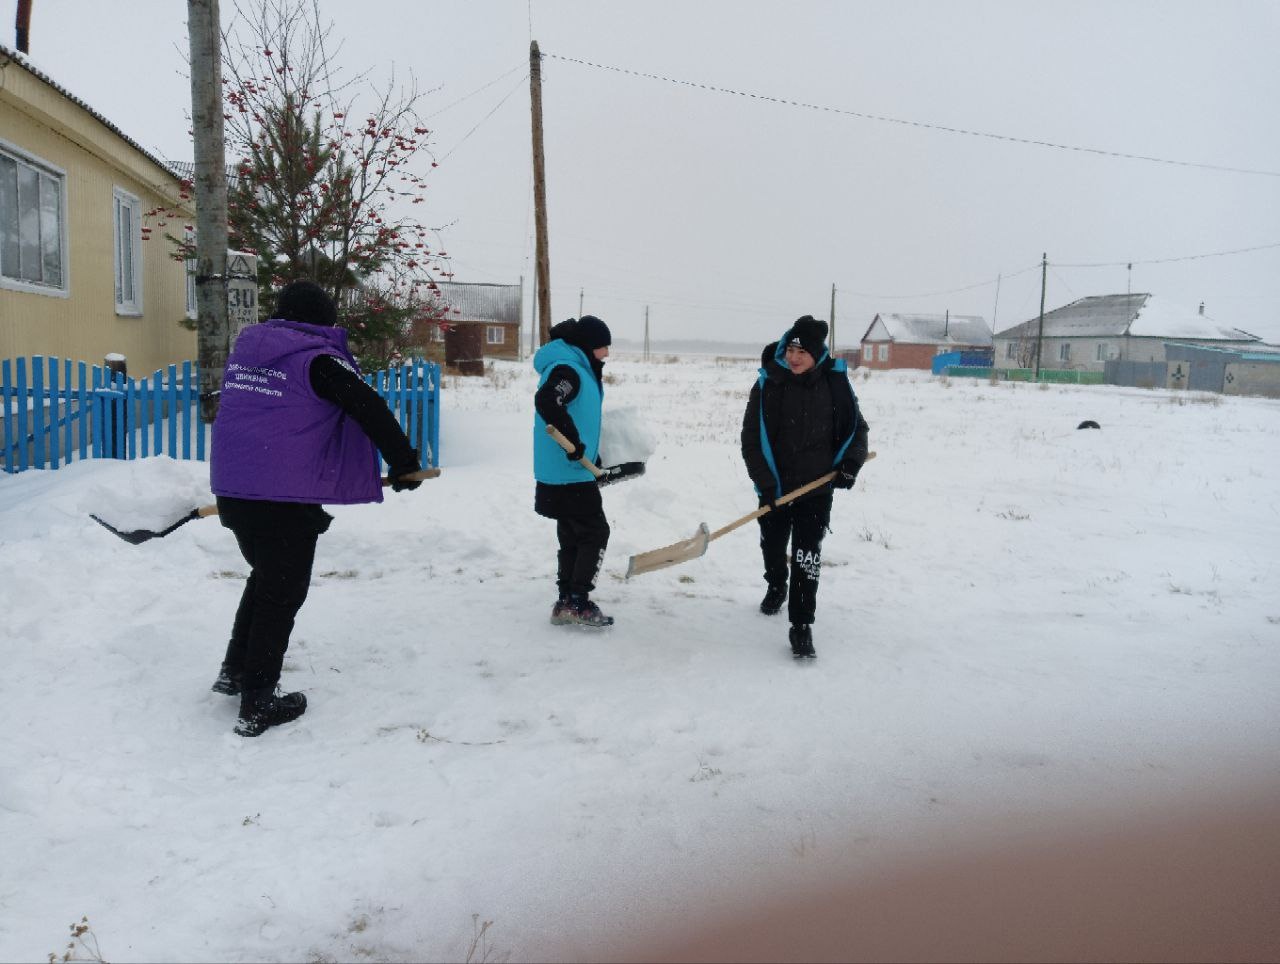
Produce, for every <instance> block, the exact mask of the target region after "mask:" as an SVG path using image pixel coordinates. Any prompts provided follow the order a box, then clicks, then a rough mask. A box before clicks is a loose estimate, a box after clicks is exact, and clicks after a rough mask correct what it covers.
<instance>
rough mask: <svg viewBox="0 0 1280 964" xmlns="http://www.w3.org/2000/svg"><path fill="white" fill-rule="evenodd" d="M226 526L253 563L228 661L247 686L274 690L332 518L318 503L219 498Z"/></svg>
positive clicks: (235, 626)
mask: <svg viewBox="0 0 1280 964" xmlns="http://www.w3.org/2000/svg"><path fill="white" fill-rule="evenodd" d="M218 514H219V517H220V519H221V521H222V524H223V525H224V526H226V527H227V528H228V529H230V530H231V532H232V534H233V535H234V536H235V537H236V544H237V545H239V547H240V554H241V555H242V556H244V561H245V562H247V563H248V564H249V567H250V571H249V580H248V582H246V583H245V586H244V592H243V593H242V594H241V596H240V606H239V608H237V609H236V618H235V621H234V622H233V623H232V625H231V641H230V642H229V643H228V644H227V655H226V658H225V663H226V667H227V670H228V672H230V673H231V674H232V675H233V676H235V675H239V676H240V677H241V680H242V683H241V685H242V687H243V688H244V689H245V690H254V689H272V688H274V687H275V685H276V684H277V683H279V682H280V668H281V666H282V665H283V663H284V654H285V651H286V650H288V648H289V634H290V633H292V632H293V623H294V619H295V618H296V617H297V615H298V610H299V609H301V608H302V604H303V603H304V602H305V601H306V598H307V589H308V588H309V587H310V585H311V567H312V564H313V563H314V562H315V557H316V540H317V539H319V537H320V534H321V533H322V532H324V531H325V530H326V529H327V528H328V527H329V522H330V516H329V514H328V513H327V512H325V511H324V510H323V509H321V508H320V506H318V505H307V504H302V503H294V502H260V501H257V500H247V499H228V498H223V497H220V498H219V499H218Z"/></svg>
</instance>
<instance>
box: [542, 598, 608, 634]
mask: <svg viewBox="0 0 1280 964" xmlns="http://www.w3.org/2000/svg"><path fill="white" fill-rule="evenodd" d="M551 621H552V622H553V623H555V624H556V625H557V626H591V627H595V628H603V627H605V626H612V625H613V617H612V616H606V615H605V614H604V613H602V612H601V611H600V607H599V606H597V605H596V604H595V603H593V602H592V601H591V600H590V599H588V598H587V594H586V593H585V592H571V593H569V597H568V599H566V600H565V602H564V603H557V604H556V608H555V609H554V610H553V611H552V613H551Z"/></svg>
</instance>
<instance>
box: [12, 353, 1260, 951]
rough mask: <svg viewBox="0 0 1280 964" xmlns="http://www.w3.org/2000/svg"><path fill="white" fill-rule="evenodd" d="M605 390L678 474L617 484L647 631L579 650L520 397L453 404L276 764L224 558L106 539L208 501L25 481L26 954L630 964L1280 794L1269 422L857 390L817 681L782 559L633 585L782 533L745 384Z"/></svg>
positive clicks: (349, 599)
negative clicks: (752, 470)
mask: <svg viewBox="0 0 1280 964" xmlns="http://www.w3.org/2000/svg"><path fill="white" fill-rule="evenodd" d="M605 370H606V374H607V379H608V384H607V387H606V396H605V421H606V432H607V433H608V436H607V441H608V442H609V443H611V446H612V448H611V451H607V452H606V457H607V458H608V460H610V461H620V460H623V459H628V458H634V457H636V456H637V455H643V454H645V452H646V451H648V450H652V456H651V458H649V462H648V473H647V475H646V476H644V477H643V478H641V479H638V480H634V481H630V482H627V483H625V484H621V485H617V486H613V487H610V488H609V489H607V490H605V509H606V512H607V514H608V516H609V519H610V522H611V525H612V527H613V538H612V541H611V543H610V546H609V552H608V558H607V560H606V564H605V572H604V575H603V577H602V580H601V585H600V587H599V589H598V591H597V592H596V594H595V598H596V599H597V600H598V601H599V603H600V604H601V606H602V608H603V609H604V610H605V612H607V613H610V614H611V615H613V616H614V617H615V618H616V619H617V625H616V626H615V627H613V628H612V629H610V630H606V631H589V630H581V629H577V628H564V627H554V626H551V625H549V623H548V619H547V617H548V615H549V612H550V609H551V605H552V603H553V601H554V598H555V587H554V571H553V570H554V560H555V534H554V524H553V523H551V522H549V521H547V520H545V519H541V518H539V517H537V516H535V515H534V513H533V511H532V501H533V482H532V478H531V469H530V432H531V420H532V415H531V409H532V393H533V389H534V387H535V380H534V373H533V372H532V370H531V368H529V367H528V366H527V365H525V364H515V363H511V364H502V363H500V364H497V365H495V366H494V367H493V369H492V371H491V372H490V374H489V375H488V376H487V377H485V378H475V379H452V378H450V379H447V380H446V385H445V388H444V392H443V399H444V402H443V405H444V414H443V418H442V423H443V430H442V435H443V442H442V456H443V457H442V466H443V468H444V473H443V475H442V476H441V477H440V478H439V479H437V480H435V481H431V482H427V483H425V484H424V485H423V486H422V487H421V488H420V489H418V490H417V491H416V492H411V493H401V494H388V499H387V502H386V503H384V504H382V505H377V506H359V507H345V508H344V507H338V508H335V509H333V510H332V511H333V513H334V515H335V516H336V520H335V522H334V524H333V526H332V528H331V529H330V531H329V533H328V534H327V535H326V536H324V537H322V538H321V541H320V546H319V551H318V555H317V561H316V567H315V575H314V580H313V583H312V589H311V596H310V598H309V599H308V601H307V603H306V605H305V607H304V608H303V610H302V613H301V615H300V617H299V622H298V625H297V628H296V630H295V632H294V637H293V644H292V647H291V649H290V653H289V657H288V659H287V661H286V664H285V679H284V684H285V685H286V687H287V688H289V689H301V690H303V691H305V692H306V694H307V697H308V701H309V708H308V711H307V713H306V715H305V716H304V717H302V718H301V719H300V720H299V721H298V722H296V723H294V724H290V725H287V726H284V727H281V728H279V729H275V730H271V731H269V732H268V733H266V734H265V735H264V736H262V737H261V738H259V739H256V740H245V739H241V738H239V737H236V736H234V735H233V734H232V732H231V727H232V724H233V722H234V719H235V715H236V709H237V701H236V700H235V699H232V698H228V697H225V696H218V695H215V694H213V693H211V692H210V691H209V685H210V684H211V683H212V682H213V679H214V677H215V675H216V672H217V669H218V664H219V660H220V658H221V656H222V652H223V648H224V646H225V644H226V639H227V633H228V631H229V628H230V625H231V619H232V614H233V612H234V610H235V607H236V603H237V600H238V598H239V594H240V591H241V588H242V585H243V581H244V578H245V575H246V567H245V565H244V563H243V562H242V560H241V558H240V556H239V554H238V552H237V551H236V546H235V542H234V540H233V539H232V538H231V536H230V533H228V532H227V531H226V530H224V529H222V528H221V527H220V526H219V525H218V524H217V521H216V520H202V521H197V522H193V523H191V524H189V525H186V526H184V527H182V528H180V529H178V530H177V531H176V532H174V533H173V534H172V535H170V536H168V537H167V538H164V539H161V540H152V541H151V542H148V543H145V544H143V545H140V546H130V545H127V544H126V543H124V542H122V541H121V540H119V539H117V538H116V537H114V536H113V535H111V534H110V533H109V532H107V531H106V530H105V529H103V528H101V527H100V526H98V525H96V524H95V523H94V522H93V521H91V520H90V519H89V516H88V513H89V512H95V513H97V514H99V515H101V516H103V517H104V518H107V519H109V520H111V521H113V522H114V523H116V524H117V525H118V526H120V527H122V528H134V527H148V528H159V527H161V526H163V525H164V524H165V523H167V522H169V521H173V520H174V519H176V518H177V517H178V516H180V515H181V514H182V513H183V512H185V511H187V510H188V509H190V508H191V507H193V506H195V505H199V504H201V503H204V502H207V501H209V500H210V497H209V493H208V477H207V466H206V465H203V464H200V463H179V462H174V461H170V460H168V459H155V458H153V459H147V460H142V461H139V462H133V463H112V462H85V463H76V464H73V465H71V466H69V467H67V468H63V469H61V470H58V471H55V472H27V473H24V474H21V475H16V476H6V477H3V478H0V585H2V586H3V597H4V607H3V608H4V617H3V621H2V623H0V660H2V665H3V666H4V673H3V676H2V677H0V679H2V680H3V681H2V682H0V695H2V697H3V705H4V719H5V724H6V734H5V739H4V742H3V749H2V750H0V828H2V830H3V845H2V846H3V854H2V856H0V866H2V867H3V870H2V871H0V959H2V960H33V961H34V960H44V959H45V957H46V955H47V954H48V953H49V952H51V951H57V952H59V953H61V952H62V950H63V949H65V945H66V941H67V927H68V924H70V923H71V922H73V921H79V920H80V919H81V918H82V917H86V916H87V917H88V919H89V923H90V925H91V927H92V936H95V937H96V938H97V941H98V946H99V948H100V952H101V955H102V957H103V958H105V959H106V960H108V961H112V962H120V961H161V960H163V961H214V960H217V961H336V960H343V961H346V960H390V961H407V960H473V961H480V960H516V961H523V960H543V959H552V958H566V957H568V958H575V959H580V960H593V959H594V960H599V959H605V958H612V957H618V956H627V954H628V952H627V951H626V950H625V948H627V947H628V946H631V945H630V942H634V941H637V940H638V941H641V943H642V945H643V941H644V940H646V937H645V934H646V933H650V932H648V931H647V930H646V928H650V927H656V928H657V929H658V930H659V931H660V932H662V933H664V934H667V933H670V932H672V931H673V930H674V929H678V928H679V927H680V926H682V925H684V924H687V923H690V922H693V923H696V922H697V921H699V920H701V919H705V917H706V915H708V914H711V913H713V912H715V911H717V910H720V909H723V908H724V907H726V906H729V905H730V904H731V903H732V902H733V901H734V900H736V899H737V898H738V897H740V896H741V895H742V894H743V893H746V892H752V891H753V890H754V889H759V888H763V889H764V890H765V892H766V893H767V891H768V889H769V888H770V887H772V886H775V885H778V886H781V885H784V884H785V886H786V887H788V888H792V887H804V886H806V885H807V884H812V883H815V882H819V881H820V880H821V879H822V876H823V874H824V873H828V872H830V871H831V870H832V868H834V867H836V866H840V867H845V868H848V867H852V868H853V869H854V870H855V871H857V870H861V871H863V872H865V873H866V874H868V875H874V873H875V870H876V868H877V867H881V866H884V865H885V864H886V862H892V861H893V860H894V859H895V855H901V854H905V853H908V852H916V853H920V852H933V853H937V852H939V851H946V850H948V849H949V848H951V849H954V848H958V847H960V845H961V839H962V838H963V839H971V838H970V837H969V836H968V834H969V831H965V833H963V834H962V833H961V832H960V831H958V830H957V829H956V828H961V827H970V828H973V827H978V828H985V829H984V830H983V831H982V832H985V833H987V834H988V835H990V836H994V837H997V838H998V837H999V836H1000V834H1001V833H1002V832H1005V831H1002V829H1001V828H1004V827H1015V826H1021V823H1020V821H1024V820H1027V819H1036V820H1039V821H1042V822H1048V823H1050V824H1052V823H1053V822H1055V821H1064V822H1065V821H1072V820H1080V819H1087V818H1090V817H1091V815H1092V817H1094V818H1097V819H1100V820H1105V819H1106V817H1107V814H1109V813H1114V812H1134V811H1139V812H1141V811H1143V810H1144V808H1151V809H1152V810H1153V811H1158V810H1159V808H1161V807H1162V806H1165V805H1171V804H1173V803H1174V802H1176V801H1179V800H1185V799H1196V800H1201V801H1204V802H1206V804H1207V805H1209V806H1212V805H1213V802H1214V800H1215V799H1216V798H1217V795H1219V794H1224V795H1225V794H1227V793H1228V791H1230V790H1231V789H1232V788H1234V787H1238V786H1241V785H1243V784H1245V783H1247V782H1248V781H1249V780H1252V779H1254V778H1256V777H1258V776H1259V775H1262V776H1264V777H1270V778H1274V777H1275V776H1276V775H1277V773H1280V698H1278V697H1277V682H1278V681H1280V487H1278V486H1277V479H1278V478H1280V402H1278V401H1275V400H1266V399H1251V398H1249V399H1246V398H1229V397H1219V396H1207V395H1199V394H1186V393H1182V394H1175V393H1171V392H1165V391H1144V390H1136V389H1119V388H1109V387H1074V386H1053V387H1043V388H1040V387H1035V386H1028V385H1012V384H1004V385H990V384H988V383H986V382H983V381H969V380H961V379H953V380H951V381H950V382H949V383H948V382H947V381H945V380H940V379H937V378H933V377H930V376H929V375H927V374H926V373H876V374H874V375H871V376H870V377H869V378H863V377H861V375H858V377H856V378H855V389H856V391H857V393H858V396H859V399H860V401H861V404H862V407H863V411H864V414H865V415H866V418H867V420H868V421H869V422H870V424H871V448H872V449H874V450H876V451H877V452H878V458H877V459H876V460H875V461H874V462H872V463H870V464H868V466H867V467H866V469H865V470H864V472H863V473H862V475H861V477H860V478H859V480H858V484H857V487H856V488H855V489H854V490H853V491H852V492H838V493H836V497H835V509H834V513H833V517H832V523H831V528H832V532H831V533H830V535H829V536H828V537H827V541H826V543H825V546H824V558H823V576H822V584H821V588H820V590H819V597H818V617H817V623H816V624H815V627H814V640H815V644H816V647H817V651H818V659H817V660H816V661H815V662H812V663H804V664H797V663H795V662H793V661H792V659H791V658H790V655H789V649H788V645H787V639H786V628H787V627H786V623H785V621H784V620H785V616H777V617H772V618H770V617H765V616H762V615H761V614H760V613H759V612H758V611H757V609H756V606H757V603H758V601H759V598H760V596H761V594H762V592H763V588H764V586H763V582H762V579H761V575H760V572H761V564H760V559H759V551H758V548H757V546H756V536H755V527H754V524H752V525H750V526H746V527H743V528H742V529H739V530H737V531H735V532H734V533H731V534H730V535H727V536H726V537H724V538H723V539H721V540H719V541H717V542H714V543H712V544H711V546H710V549H709V551H708V552H707V554H706V555H705V556H704V557H702V558H700V559H697V560H694V561H692V562H689V563H687V564H685V565H682V566H680V567H676V568H671V569H666V570H663V571H661V572H655V573H650V574H646V575H643V576H639V577H636V578H633V579H632V580H630V581H624V579H623V573H624V572H625V570H626V564H627V558H628V556H629V555H631V554H633V553H637V552H642V551H645V550H648V549H653V548H657V547H659V546H663V545H666V544H667V543H670V542H674V541H676V540H677V539H682V538H685V537H687V536H690V535H692V534H693V533H694V531H695V530H696V528H697V526H698V524H699V523H700V522H706V523H708V525H709V526H710V527H711V528H712V529H715V528H717V527H719V526H721V525H724V524H725V523H727V522H729V521H732V520H733V519H736V518H737V517H739V516H741V515H743V514H745V513H747V512H749V511H751V510H752V509H753V508H754V507H755V501H754V496H753V493H752V491H751V487H750V483H749V482H748V481H747V478H746V475H745V471H744V470H743V467H742V463H741V458H740V456H739V454H738V432H739V427H740V423H741V416H742V410H743V408H744V406H745V402H746V396H747V391H748V389H749V388H750V386H751V384H752V382H753V380H754V376H755V368H754V364H753V363H751V362H750V361H747V360H742V361H734V362H721V363H717V362H716V361H714V360H713V359H709V358H708V359H699V360H696V361H695V360H687V361H684V362H681V363H675V364H672V363H665V364H664V363H655V364H642V363H641V362H639V361H636V360H626V359H611V360H610V362H609V364H608V365H607V366H606V369H605ZM1085 419H1092V420H1094V421H1096V422H1098V423H1100V425H1101V426H1102V428H1101V430H1099V431H1093V430H1077V429H1076V426H1077V425H1078V424H1079V423H1080V422H1081V421H1082V420H1085ZM1274 785H1275V784H1274V783H1273V784H1272V787H1274ZM1267 802H1269V803H1275V802H1276V801H1275V799H1274V798H1273V799H1272V800H1271V801H1267ZM975 832H976V831H975ZM1007 832H1009V833H1012V832H1013V831H1012V830H1009V831H1007ZM1271 883H1272V884H1273V885H1274V884H1275V881H1274V880H1272V881H1271ZM485 922H491V924H489V926H488V927H487V929H484V925H485ZM482 929H483V933H480V932H481V930H482ZM79 953H80V955H81V956H82V957H84V956H86V952H85V951H84V950H83V949H81V950H80V952H79ZM796 953H797V956H804V950H803V948H802V947H797V951H796ZM979 956H980V955H979Z"/></svg>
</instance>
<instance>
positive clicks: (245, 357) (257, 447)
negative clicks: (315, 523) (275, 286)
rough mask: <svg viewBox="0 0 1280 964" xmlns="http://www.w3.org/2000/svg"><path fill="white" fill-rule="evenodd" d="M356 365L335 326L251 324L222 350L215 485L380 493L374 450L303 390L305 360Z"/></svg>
mask: <svg viewBox="0 0 1280 964" xmlns="http://www.w3.org/2000/svg"><path fill="white" fill-rule="evenodd" d="M317 355H334V356H335V357H337V358H338V359H339V360H341V361H343V362H345V363H346V364H348V365H350V366H351V367H352V368H353V369H355V370H356V371H359V369H358V367H357V366H356V361H355V359H354V358H353V357H352V356H351V352H350V351H349V350H348V348H347V332H346V330H345V329H343V328H328V327H323V326H321V325H309V324H307V323H305V322H300V321H281V320H279V319H277V318H273V319H271V320H269V321H264V322H262V323H260V324H257V325H250V326H249V327H248V328H246V329H245V330H244V331H243V332H241V334H240V337H239V338H237V339H236V345H235V348H233V349H232V350H231V355H230V357H228V358H227V368H226V374H225V375H224V376H223V380H222V399H221V401H220V402H219V404H218V417H217V418H216V419H215V420H214V423H213V444H212V448H211V450H210V455H209V463H210V464H209V481H210V485H211V487H212V488H213V494H214V495H225V496H232V497H234V498H237V499H265V500H270V501H273V502H314V503H323V502H328V503H338V504H343V503H351V502H381V501H382V481H381V479H380V478H379V477H378V450H377V449H376V448H375V447H374V444H373V442H371V441H370V440H369V437H368V436H367V435H365V434H364V431H363V430H362V429H361V428H360V426H359V425H358V424H357V423H356V421H355V420H354V419H352V418H351V417H350V416H349V415H347V414H346V413H345V412H344V411H343V410H342V409H341V408H339V407H338V406H337V405H335V404H333V402H330V401H328V400H326V399H323V398H320V397H319V396H318V395H316V393H315V392H314V391H312V390H311V377H310V367H311V361H312V359H314V358H315V357H316V356H317Z"/></svg>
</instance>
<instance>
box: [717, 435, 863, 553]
mask: <svg viewBox="0 0 1280 964" xmlns="http://www.w3.org/2000/svg"><path fill="white" fill-rule="evenodd" d="M875 457H876V453H875V452H868V453H867V457H866V459H865V460H864V464H865V462H870V461H871V460H872V459H874V458H875ZM835 477H836V473H835V472H828V473H827V474H826V475H823V476H819V477H818V478H816V479H814V480H813V481H812V482H808V483H806V484H804V485H802V486H800V488H798V489H792V490H791V491H790V492H788V493H787V494H786V495H781V496H779V497H778V498H776V499H774V500H773V505H772V506H769V505H762V506H761V507H760V508H758V509H756V511H755V512H749V513H747V514H746V515H744V516H743V517H742V518H741V519H734V520H733V521H732V522H730V523H729V524H728V525H727V526H723V527H721V528H719V529H717V530H716V531H715V532H713V533H711V536H710V538H708V539H707V541H708V542H711V541H712V540H713V539H719V538H720V537H721V536H723V535H727V534H728V533H730V532H732V531H733V530H734V529H736V528H738V526H744V525H746V524H747V523H748V522H750V521H751V520H752V519H758V518H760V517H761V516H762V515H764V514H765V513H767V512H769V510H770V509H772V508H773V507H774V506H779V505H786V504H787V503H788V502H794V501H795V500H796V499H798V498H800V496H802V495H808V494H809V493H810V492H812V491H813V490H814V489H817V488H820V487H822V486H824V485H826V484H827V483H828V482H830V481H831V480H832V479H834V478H835Z"/></svg>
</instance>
